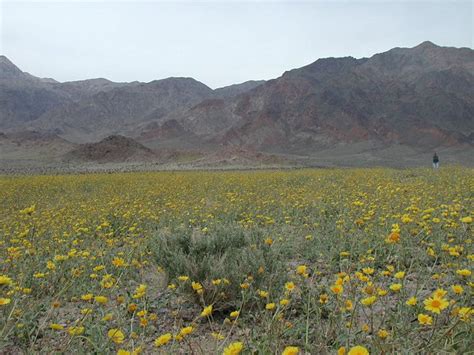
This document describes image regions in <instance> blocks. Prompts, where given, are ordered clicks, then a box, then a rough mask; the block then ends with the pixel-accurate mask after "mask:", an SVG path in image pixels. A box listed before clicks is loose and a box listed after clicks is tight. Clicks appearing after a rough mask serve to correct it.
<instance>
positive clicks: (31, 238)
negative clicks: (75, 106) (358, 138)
mask: <svg viewBox="0 0 474 355" xmlns="http://www.w3.org/2000/svg"><path fill="white" fill-rule="evenodd" d="M473 198H474V171H473V170H472V169H467V168H459V167H447V168H444V169H442V170H440V171H432V170H428V169H411V170H390V169H335V170H331V169H327V170H297V171H253V172H249V171H240V172H153V173H152V172H150V173H144V172H140V173H115V174H105V173H104V174H84V175H55V176H46V175H43V176H2V177H0V352H2V353H22V352H23V353H26V352H28V353H29V352H41V353H50V352H60V353H117V354H139V353H182V354H238V353H243V354H245V353H248V354H250V353H258V354H273V353H274V354H282V353H283V354H286V355H288V354H298V353H299V354H305V353H308V354H309V353H310V354H326V353H328V354H351V355H354V354H368V353H371V354H381V353H393V352H400V353H406V354H413V353H441V352H456V353H463V352H466V351H468V350H472V347H473V344H474V341H473V340H474V339H473V332H472V330H473V329H472V324H473V323H472V318H473V317H472V316H473V309H472V308H471V306H472V297H471V296H472V290H473V286H474V283H473V279H472V274H471V273H472V271H471V270H472V262H473V259H474V253H473V248H472V241H473V230H474V228H473V227H472V226H473V224H472V219H473V216H474V204H473Z"/></svg>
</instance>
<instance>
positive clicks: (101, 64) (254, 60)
mask: <svg viewBox="0 0 474 355" xmlns="http://www.w3.org/2000/svg"><path fill="white" fill-rule="evenodd" d="M0 3H1V5H0V23H1V26H0V54H4V55H6V56H7V57H8V58H10V60H12V61H13V62H14V63H15V64H16V65H18V66H19V67H20V69H22V70H24V71H27V72H29V73H31V74H33V75H36V76H41V77H53V78H55V79H56V80H59V81H68V80H80V79H87V78H94V77H105V78H108V79H111V80H114V81H133V80H139V81H151V80H155V79H162V78H165V77H169V76H186V77H193V78H195V79H197V80H199V81H202V82H203V83H205V84H207V85H208V86H210V87H212V88H216V87H220V86H225V85H229V84H232V83H238V82H243V81H246V80H250V79H270V78H275V77H278V76H280V75H281V74H282V73H283V72H284V71H285V70H289V69H292V68H296V67H300V66H303V65H306V64H309V63H311V62H313V61H315V60H316V59H318V58H321V57H339V56H349V55H351V56H354V57H357V58H359V57H368V56H371V55H373V54H375V53H379V52H383V51H386V50H388V49H390V48H392V47H412V46H415V45H417V44H419V43H420V42H423V41H425V40H430V41H432V42H434V43H436V44H439V45H445V46H455V47H471V48H472V47H473V31H474V24H473V16H474V14H473V11H474V9H473V8H474V1H450V0H445V1H419V2H414V1H363V2H356V1H306V2H296V1H286V2H282V1H279V2H269V1H224V0H222V1H214V2H202V1H193V2H184V1H180V2H178V1H173V2H172V1H168V2H161V1H143V2H138V1H118V2H117V1H105V0H103V1H75V0H69V1H64V2H59V1H49V2H45V1H29V2H25V1H22V2H20V1H13V0H0Z"/></svg>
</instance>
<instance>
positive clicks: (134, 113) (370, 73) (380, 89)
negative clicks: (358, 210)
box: [0, 42, 474, 165]
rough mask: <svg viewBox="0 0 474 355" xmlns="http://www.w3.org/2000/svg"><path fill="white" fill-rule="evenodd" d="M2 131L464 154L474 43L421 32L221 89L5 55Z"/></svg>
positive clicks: (472, 112)
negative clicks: (118, 76) (96, 73)
mask: <svg viewBox="0 0 474 355" xmlns="http://www.w3.org/2000/svg"><path fill="white" fill-rule="evenodd" d="M0 131H1V132H3V135H2V136H0V153H2V154H4V155H5V154H6V153H5V151H6V150H3V151H2V150H1V147H2V144H1V140H2V139H3V141H6V140H7V139H9V142H11V140H12V138H11V137H13V136H14V137H15V139H16V141H17V142H20V145H18V147H19V146H21V136H22V134H25V136H26V137H30V136H31V132H36V133H37V134H40V135H41V136H42V137H45V138H44V139H46V140H50V139H52V138H51V137H55V138H54V141H58V142H61V144H62V145H64V142H67V143H68V144H70V147H71V149H77V147H78V146H79V148H80V146H81V145H86V144H87V143H93V142H97V141H100V140H103V139H106V138H107V137H109V136H118V137H121V136H126V137H128V138H129V139H130V138H131V139H133V140H135V141H138V142H139V144H142V145H143V146H144V147H146V148H147V149H152V150H154V151H160V150H167V151H171V150H179V151H193V152H199V154H200V155H201V156H202V155H205V154H206V153H211V152H212V153H213V154H214V153H215V152H216V151H229V149H230V150H231V151H239V152H241V151H247V152H248V151H252V152H262V153H264V154H272V155H279V156H284V157H300V158H301V157H302V159H303V160H307V159H306V158H307V157H316V158H317V157H318V156H319V157H323V158H324V157H325V158H324V159H323V160H325V161H326V162H328V161H329V160H331V154H332V153H334V154H336V153H337V152H339V151H341V152H343V153H341V154H343V155H344V156H345V158H347V159H349V160H351V159H352V158H351V157H356V159H362V160H364V159H369V160H370V159H372V160H373V158H374V157H378V158H377V159H375V161H374V162H375V163H377V162H381V164H383V159H387V158H388V159H389V160H390V159H392V160H396V159H397V156H399V155H401V156H402V158H404V157H405V155H406V154H407V152H409V153H408V154H409V155H411V156H416V155H417V154H427V152H430V154H431V152H432V151H434V150H438V151H446V152H447V154H448V153H449V156H450V159H451V158H452V160H453V161H454V162H459V161H461V162H462V161H463V160H464V161H465V160H466V157H470V156H471V154H470V153H471V152H472V153H474V151H473V149H474V148H473V147H474V51H473V50H472V49H470V48H453V47H441V46H437V45H435V44H433V43H431V42H423V43H421V44H420V45H418V46H416V47H413V48H393V49H391V50H389V51H387V52H384V53H380V54H375V55H374V56H372V57H370V58H361V59H355V58H352V57H344V58H324V59H318V60H316V61H315V62H314V63H311V64H309V65H307V66H304V67H302V68H298V69H293V70H289V71H287V72H285V73H283V75H282V76H280V77H278V78H276V79H273V80H268V81H248V82H245V83H242V84H236V85H231V86H228V87H224V88H219V89H215V90H213V89H211V88H209V87H208V86H206V85H205V84H203V83H201V82H199V81H197V80H195V79H193V78H167V79H162V80H155V81H151V82H149V83H142V82H131V83H116V82H112V81H109V80H107V79H102V78H99V79H90V80H83V81H74V82H64V83H60V82H57V81H55V80H54V79H49V78H38V77H35V76H33V75H31V74H29V73H26V72H23V71H21V70H20V69H19V68H18V67H17V66H15V65H14V64H13V63H12V62H11V61H10V60H9V59H8V58H6V57H5V56H0ZM22 132H23V133H22ZM25 132H26V133H25ZM28 132H29V133H28ZM2 137H3V138H2ZM9 137H10V138H9ZM19 137H20V138H19ZM117 141H118V142H121V141H122V140H120V139H118V140H117ZM5 144H6V143H4V144H3V146H5ZM87 147H88V148H87V149H89V150H90V149H91V145H87ZM232 147H234V148H238V149H232ZM18 149H20V148H18ZM10 151H11V149H10ZM368 153H370V154H368ZM472 155H474V154H472ZM86 156H88V155H87V154H86ZM114 156H115V155H114ZM457 157H458V158H457ZM0 158H1V157H0ZM316 158H315V159H316ZM9 159H10V158H9ZM12 159H13V158H12ZM347 159H346V160H344V159H343V160H341V161H339V160H338V159H337V157H335V159H333V161H334V162H336V163H335V165H338V164H340V163H341V164H344V161H347ZM467 159H468V163H471V160H469V158H467ZM309 160H311V159H309ZM316 161H317V159H316ZM363 163H364V162H363V161H361V164H363Z"/></svg>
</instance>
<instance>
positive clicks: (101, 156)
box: [64, 135, 156, 163]
mask: <svg viewBox="0 0 474 355" xmlns="http://www.w3.org/2000/svg"><path fill="white" fill-rule="evenodd" d="M155 158H156V155H155V153H154V152H153V151H152V150H150V149H149V148H147V147H145V146H143V145H142V144H140V143H138V142H136V141H135V140H133V139H131V138H127V137H124V136H120V135H113V136H109V137H107V138H105V139H103V140H101V141H100V142H97V143H86V144H80V145H79V146H78V147H77V148H75V149H73V150H71V151H70V152H68V153H67V154H66V155H65V156H64V159H65V160H66V161H79V162H98V163H109V162H131V161H150V160H153V159H155Z"/></svg>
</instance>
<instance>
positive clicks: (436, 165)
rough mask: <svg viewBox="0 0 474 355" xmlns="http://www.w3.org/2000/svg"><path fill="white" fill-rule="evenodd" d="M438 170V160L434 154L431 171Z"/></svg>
mask: <svg viewBox="0 0 474 355" xmlns="http://www.w3.org/2000/svg"><path fill="white" fill-rule="evenodd" d="M438 168H439V158H438V154H436V152H435V153H434V155H433V169H438Z"/></svg>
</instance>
